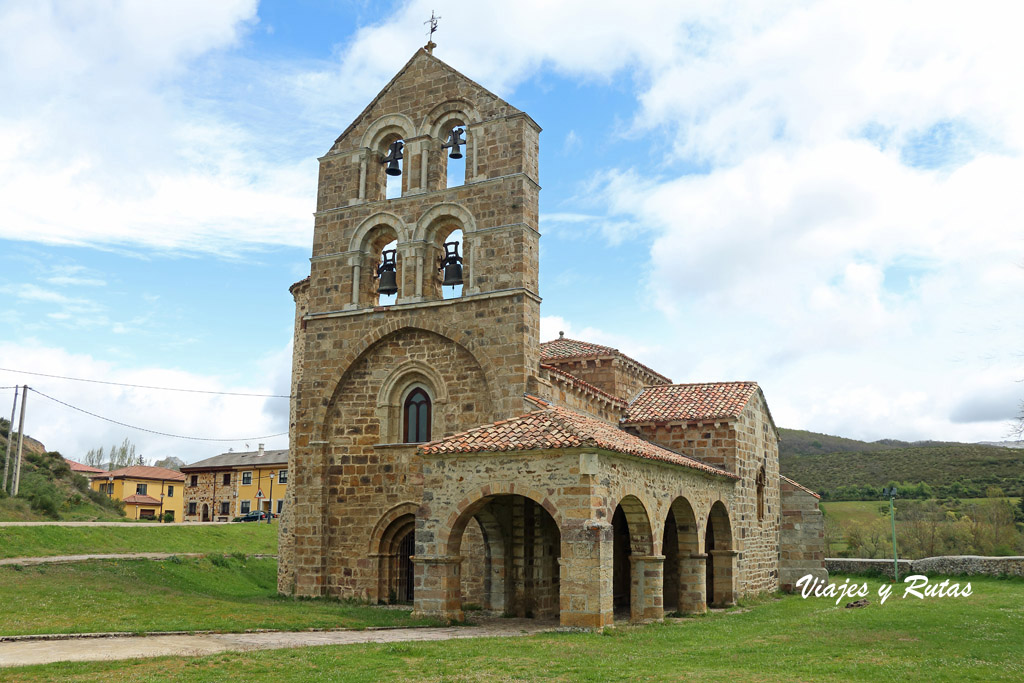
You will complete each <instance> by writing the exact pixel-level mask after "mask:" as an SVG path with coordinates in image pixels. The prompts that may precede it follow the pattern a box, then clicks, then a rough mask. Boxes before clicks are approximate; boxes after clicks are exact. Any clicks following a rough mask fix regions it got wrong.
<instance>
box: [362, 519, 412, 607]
mask: <svg viewBox="0 0 1024 683" xmlns="http://www.w3.org/2000/svg"><path fill="white" fill-rule="evenodd" d="M418 509H419V506H418V505H416V504H415V503H400V504H399V505H396V506H395V507H393V508H391V509H390V510H388V511H387V512H385V513H384V515H383V516H382V517H381V518H380V520H378V522H377V524H376V525H375V526H374V528H373V531H372V532H371V534H370V557H371V558H376V560H377V595H376V599H377V601H378V602H388V603H393V602H409V601H410V600H411V598H412V596H413V585H414V583H413V577H412V568H413V566H412V552H411V550H412V544H411V543H409V541H410V534H412V535H413V538H415V536H414V535H415V532H416V511H417V510H418Z"/></svg>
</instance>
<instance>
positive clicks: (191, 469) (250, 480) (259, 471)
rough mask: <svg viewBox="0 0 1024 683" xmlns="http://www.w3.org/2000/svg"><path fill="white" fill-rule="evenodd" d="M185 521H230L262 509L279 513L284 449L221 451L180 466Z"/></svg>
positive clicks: (284, 484)
mask: <svg viewBox="0 0 1024 683" xmlns="http://www.w3.org/2000/svg"><path fill="white" fill-rule="evenodd" d="M181 472H182V474H183V475H184V476H185V500H184V503H185V508H184V510H185V512H184V516H183V517H182V519H183V520H184V521H186V522H190V521H191V522H230V521H231V520H232V519H234V518H235V517H241V516H242V515H244V514H246V513H248V512H253V511H256V510H264V511H268V512H273V513H274V514H280V513H281V511H282V510H283V509H284V496H285V492H286V491H287V489H288V451H287V449H285V450H276V451H268V450H265V449H264V448H263V444H260V447H259V450H256V451H248V452H244V453H235V452H230V453H221V454H220V455H215V456H213V457H212V458H207V459H206V460H200V461H199V462H195V463H192V464H190V465H185V466H183V467H182V468H181Z"/></svg>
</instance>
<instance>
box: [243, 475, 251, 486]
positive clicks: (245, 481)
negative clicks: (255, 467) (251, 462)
mask: <svg viewBox="0 0 1024 683" xmlns="http://www.w3.org/2000/svg"><path fill="white" fill-rule="evenodd" d="M242 486H252V472H242Z"/></svg>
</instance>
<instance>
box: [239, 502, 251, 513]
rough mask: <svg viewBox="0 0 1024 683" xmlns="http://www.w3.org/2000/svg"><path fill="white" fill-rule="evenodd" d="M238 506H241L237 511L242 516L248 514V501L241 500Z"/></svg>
mask: <svg viewBox="0 0 1024 683" xmlns="http://www.w3.org/2000/svg"><path fill="white" fill-rule="evenodd" d="M240 505H241V507H239V508H238V511H239V512H241V513H242V514H243V515H244V514H248V512H249V501H247V500H243V501H242V502H241V504H240Z"/></svg>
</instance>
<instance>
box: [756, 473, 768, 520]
mask: <svg viewBox="0 0 1024 683" xmlns="http://www.w3.org/2000/svg"><path fill="white" fill-rule="evenodd" d="M767 479H768V477H766V476H765V473H764V465H761V469H760V470H759V471H758V473H757V482H756V483H757V521H759V522H760V521H762V520H763V519H764V485H765V484H766V483H767Z"/></svg>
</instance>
